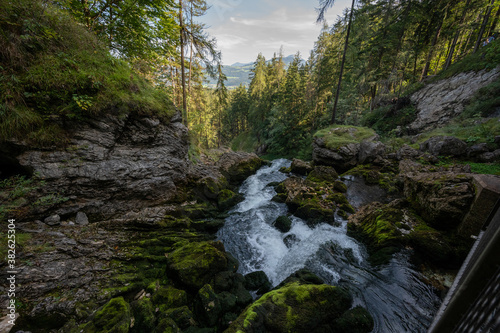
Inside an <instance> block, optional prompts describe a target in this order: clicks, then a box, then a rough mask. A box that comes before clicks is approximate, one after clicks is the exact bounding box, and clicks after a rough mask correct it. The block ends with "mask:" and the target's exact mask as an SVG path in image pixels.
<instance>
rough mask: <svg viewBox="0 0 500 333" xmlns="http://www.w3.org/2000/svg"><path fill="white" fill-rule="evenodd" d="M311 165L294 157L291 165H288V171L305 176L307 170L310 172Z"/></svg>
mask: <svg viewBox="0 0 500 333" xmlns="http://www.w3.org/2000/svg"><path fill="white" fill-rule="evenodd" d="M311 170H312V166H311V164H310V163H308V162H305V161H302V160H299V159H296V158H294V159H293V160H292V165H291V166H290V171H291V172H293V173H295V174H298V175H302V176H307V174H308V173H309V172H311Z"/></svg>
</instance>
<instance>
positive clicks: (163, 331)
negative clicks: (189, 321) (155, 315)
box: [156, 318, 182, 333]
mask: <svg viewBox="0 0 500 333" xmlns="http://www.w3.org/2000/svg"><path fill="white" fill-rule="evenodd" d="M156 332H158V333H181V332H182V331H181V330H180V329H179V327H178V326H177V324H176V323H175V321H174V320H173V319H172V318H163V319H161V320H160V322H159V323H158V326H156Z"/></svg>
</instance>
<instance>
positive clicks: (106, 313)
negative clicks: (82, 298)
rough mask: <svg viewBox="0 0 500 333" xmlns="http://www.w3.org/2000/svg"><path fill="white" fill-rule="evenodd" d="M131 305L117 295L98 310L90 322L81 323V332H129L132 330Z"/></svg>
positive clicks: (79, 329)
mask: <svg viewBox="0 0 500 333" xmlns="http://www.w3.org/2000/svg"><path fill="white" fill-rule="evenodd" d="M130 319H131V317H130V305H129V304H128V303H127V302H126V301H125V300H124V299H123V297H117V298H113V299H112V300H110V301H109V302H108V303H107V304H106V305H105V306H104V307H103V308H102V309H100V310H99V311H97V313H96V315H95V317H94V318H93V320H92V321H91V322H90V323H87V324H84V325H81V326H80V327H79V328H78V331H79V332H81V333H98V332H99V333H127V332H129V330H130Z"/></svg>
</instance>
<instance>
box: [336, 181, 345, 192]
mask: <svg viewBox="0 0 500 333" xmlns="http://www.w3.org/2000/svg"><path fill="white" fill-rule="evenodd" d="M333 189H334V190H335V191H337V192H340V193H346V192H347V185H346V184H344V183H342V182H341V181H339V180H336V181H335V183H334V184H333Z"/></svg>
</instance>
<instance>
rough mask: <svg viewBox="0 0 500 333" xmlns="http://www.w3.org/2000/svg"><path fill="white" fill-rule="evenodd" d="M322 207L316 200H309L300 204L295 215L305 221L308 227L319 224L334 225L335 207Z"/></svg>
mask: <svg viewBox="0 0 500 333" xmlns="http://www.w3.org/2000/svg"><path fill="white" fill-rule="evenodd" d="M330 207H332V208H324V207H322V206H321V205H320V204H319V202H318V201H317V200H313V199H309V200H305V201H304V202H302V203H301V205H300V206H299V208H297V210H296V211H295V213H294V214H295V215H296V216H297V217H300V218H302V219H304V220H306V221H307V223H308V224H309V225H315V224H317V223H320V222H326V223H332V224H333V223H335V215H334V214H335V206H330Z"/></svg>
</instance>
